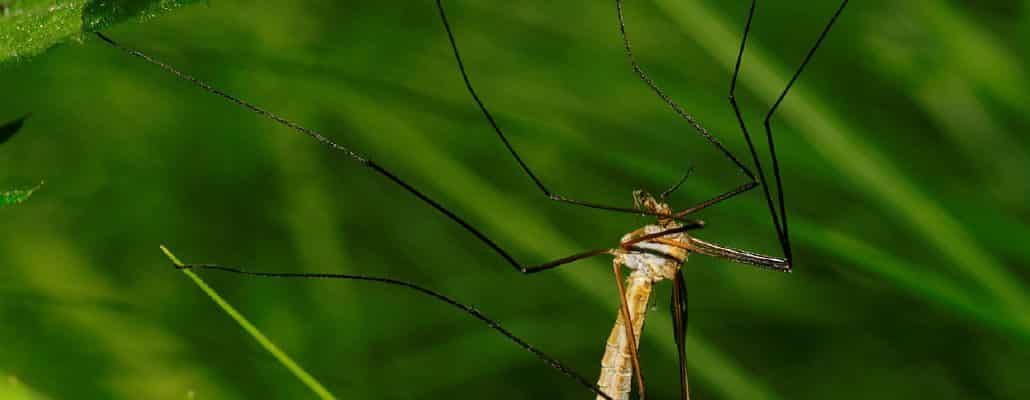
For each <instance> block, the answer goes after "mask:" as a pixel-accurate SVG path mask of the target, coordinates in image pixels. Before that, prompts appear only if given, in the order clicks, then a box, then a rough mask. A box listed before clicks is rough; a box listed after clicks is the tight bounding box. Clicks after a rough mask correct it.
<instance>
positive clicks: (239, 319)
mask: <svg viewBox="0 0 1030 400" xmlns="http://www.w3.org/2000/svg"><path fill="white" fill-rule="evenodd" d="M161 251H162V252H164V253H165V256H167V257H168V259H169V260H171V261H172V263H173V264H175V265H176V266H178V267H183V266H185V264H183V263H182V261H179V258H178V257H176V256H175V254H172V252H171V251H170V250H168V248H167V247H165V246H161ZM182 272H183V273H184V274H186V276H188V277H189V278H190V279H192V280H193V282H194V283H196V284H197V286H199V287H200V290H203V291H204V293H206V294H207V295H208V297H210V298H211V300H213V301H214V302H215V304H218V306H219V307H221V308H222V310H223V311H225V313H226V314H229V316H230V317H232V319H234V320H236V323H238V324H240V327H242V328H243V330H245V331H247V333H249V334H250V335H251V336H253V337H254V340H257V342H258V344H260V345H261V347H264V348H265V350H266V351H268V353H269V354H271V355H272V357H275V359H276V360H278V361H279V363H280V364H282V365H283V366H284V367H286V369H288V370H290V372H291V373H293V375H294V376H296V377H297V379H300V381H301V382H303V383H304V385H305V386H307V387H308V388H309V389H311V391H312V392H314V393H315V394H316V395H317V396H318V397H319V398H321V399H335V398H336V397H335V396H333V394H332V393H329V390H327V389H326V388H325V387H324V386H322V384H321V383H319V382H318V380H317V379H315V377H313V376H311V374H309V373H308V372H307V371H305V370H304V368H301V366H300V364H297V362H296V361H293V359H292V358H290V356H289V355H287V354H286V352H284V351H282V350H281V349H280V348H279V346H276V345H275V343H272V341H271V340H269V339H268V337H266V336H265V334H263V333H261V331H260V330H258V328H257V327H255V326H254V325H253V324H251V323H250V321H248V320H247V318H246V317H244V316H243V314H240V312H239V311H237V310H236V308H234V307H233V306H232V305H231V304H229V302H227V301H225V299H223V298H222V296H220V295H218V292H215V290H214V289H213V288H211V286H208V285H207V283H205V282H204V280H202V279H200V276H198V275H197V274H196V273H194V272H193V271H191V270H189V269H182Z"/></svg>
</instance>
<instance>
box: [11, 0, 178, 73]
mask: <svg viewBox="0 0 1030 400" xmlns="http://www.w3.org/2000/svg"><path fill="white" fill-rule="evenodd" d="M191 2H193V0H121V1H84V0H72V1H45V0H26V1H14V2H12V3H10V4H8V5H6V6H5V7H4V8H3V11H2V14H0V63H4V62H8V61H12V60H20V59H23V58H26V57H31V56H34V55H37V54H40V53H42V52H44V51H46V50H47V49H49V48H50V47H52V46H54V45H56V44H59V43H62V42H66V41H68V40H78V39H80V37H81V35H82V34H83V33H86V32H96V31H99V30H101V29H104V28H107V27H110V26H113V25H115V24H117V23H120V22H124V21H128V20H134V21H138V22H143V21H147V20H150V19H152V18H155V17H157V16H158V15H161V14H164V13H166V12H169V11H172V10H175V9H177V8H179V7H182V6H183V5H186V4H189V3H191Z"/></svg>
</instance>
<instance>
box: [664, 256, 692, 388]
mask: <svg viewBox="0 0 1030 400" xmlns="http://www.w3.org/2000/svg"><path fill="white" fill-rule="evenodd" d="M669 311H670V312H671V313H672V337H673V339H674V340H675V341H676V357H677V359H678V360H679V367H680V398H681V399H682V400H690V384H689V382H688V380H687V343H686V340H687V284H686V280H684V279H683V270H682V269H679V270H677V271H676V276H675V277H674V278H673V286H672V304H671V305H670V307H669Z"/></svg>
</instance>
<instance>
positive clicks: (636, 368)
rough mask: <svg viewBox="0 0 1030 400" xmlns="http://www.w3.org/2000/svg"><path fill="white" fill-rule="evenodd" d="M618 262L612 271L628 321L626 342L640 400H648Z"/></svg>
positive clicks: (621, 306)
mask: <svg viewBox="0 0 1030 400" xmlns="http://www.w3.org/2000/svg"><path fill="white" fill-rule="evenodd" d="M620 267H621V265H619V263H618V262H613V263H612V270H613V271H614V273H615V284H616V285H617V286H618V287H619V312H621V313H622V320H623V321H626V323H625V324H623V325H622V326H623V327H624V328H625V330H626V341H627V342H629V355H630V357H631V359H632V360H633V373H635V374H636V375H637V386H638V387H640V400H644V399H646V398H647V396H646V395H645V389H644V374H643V372H642V371H641V370H640V353H639V352H638V351H637V338H636V335H634V334H633V329H634V327H635V326H636V325H633V316H632V315H631V314H630V312H629V304H626V287H625V286H623V285H622V269H620Z"/></svg>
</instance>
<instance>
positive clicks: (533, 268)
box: [96, 32, 692, 274]
mask: <svg viewBox="0 0 1030 400" xmlns="http://www.w3.org/2000/svg"><path fill="white" fill-rule="evenodd" d="M96 34H97V36H98V37H99V38H100V39H101V40H103V41H104V42H106V43H108V44H110V45H111V46H114V47H115V48H117V49H119V50H122V51H124V52H126V53H128V54H130V55H132V56H134V57H138V58H141V59H143V60H145V61H147V62H148V63H150V64H153V65H156V66H158V67H160V68H161V69H164V70H165V71H168V72H170V73H171V74H173V75H175V76H176V77H178V78H179V79H182V80H185V81H187V82H189V83H191V84H193V85H195V86H197V87H200V88H201V89H203V90H204V91H206V92H208V93H211V94H214V95H216V96H219V97H222V98H224V99H226V100H229V101H230V102H232V103H235V104H236V105H239V106H241V107H243V108H246V109H248V110H250V111H253V112H254V113H256V114H258V115H261V116H263V117H265V118H268V119H271V120H272V121H275V122H276V123H278V124H280V125H284V126H286V127H288V128H290V129H293V130H294V131H297V132H299V133H302V134H304V135H307V136H309V137H311V138H313V139H315V140H316V141H318V142H319V143H322V144H324V145H325V146H327V147H329V148H330V149H332V150H336V151H340V152H343V153H344V154H346V155H347V156H348V157H350V158H352V159H354V160H355V161H357V162H358V163H360V164H361V165H362V166H364V167H367V168H369V169H371V170H372V171H374V172H375V173H377V174H379V175H381V176H383V177H385V178H386V179H388V180H390V181H391V182H393V183H394V184H396V185H397V186H399V187H400V188H402V189H404V190H405V191H407V192H408V193H409V194H411V195H412V196H415V197H416V198H418V199H419V201H421V202H423V203H425V204H426V205H428V206H430V207H432V208H433V209H435V210H436V211H437V212H439V213H441V214H443V215H444V216H445V217H447V218H448V219H450V220H451V221H453V222H454V223H456V224H458V225H460V226H461V227H462V228H463V229H465V230H466V231H468V232H469V233H471V234H472V235H473V236H475V237H476V238H477V239H479V240H480V241H481V242H483V243H484V244H486V245H487V246H488V247H490V248H491V249H492V250H493V251H494V252H495V253H497V254H498V255H500V256H501V257H502V258H504V260H505V261H507V262H508V264H510V265H511V266H512V267H513V268H514V269H515V270H516V271H519V272H521V273H523V274H530V273H535V272H540V271H546V270H550V269H553V268H556V267H559V266H561V265H565V264H568V263H570V262H573V261H577V260H581V259H584V258H587V257H591V256H596V255H600V254H604V253H605V252H607V249H604V250H592V251H588V252H585V253H580V254H576V255H573V256H569V257H565V258H561V259H558V260H555V261H551V262H547V263H543V264H539V265H527V264H523V263H521V262H519V261H518V260H516V259H515V257H513V256H512V255H511V254H510V253H508V251H507V250H505V249H504V248H502V247H501V246H500V245H499V244H497V243H496V242H494V241H493V239H490V237H488V236H487V235H486V234H485V233H483V232H482V231H480V230H479V229H477V228H476V227H474V226H472V224H469V223H468V222H467V221H465V219H463V218H461V217H459V216H458V215H457V214H455V213H454V212H453V211H451V210H449V209H448V208H447V207H444V206H443V205H442V204H440V203H438V202H437V201H436V200H433V199H432V198H430V197H429V196H427V195H426V194H425V193H422V191H420V190H418V189H416V188H415V187H414V186H412V185H410V184H409V183H407V182H405V181H404V180H402V179H401V178H400V177H398V176H397V175H394V174H393V173H392V172H390V171H389V170H387V169H386V168H385V167H383V166H381V165H379V164H377V163H375V162H374V161H372V160H371V159H369V158H368V157H366V156H365V155H363V154H361V153H358V152H357V151H355V150H351V149H350V148H349V147H347V146H344V145H342V144H339V143H336V142H335V141H333V140H332V139H330V138H329V137H327V136H326V135H324V134H322V133H321V132H318V131H315V130H313V129H310V128H307V127H304V126H302V125H300V124H298V123H296V122H294V121H291V120H288V119H286V118H283V117H280V116H279V115H277V114H275V113H273V112H271V111H268V110H266V109H264V108H262V107H259V106H257V105H255V104H253V103H250V102H248V101H246V100H243V99H241V98H239V97H236V96H233V95H231V94H229V93H226V92H224V91H222V90H220V89H218V88H215V87H213V86H211V85H210V84H208V83H207V82H204V81H202V80H200V79H197V78H195V77H193V76H192V75H190V74H187V73H185V72H182V71H180V70H178V69H176V68H175V67H172V66H171V65H168V64H166V63H164V62H162V61H160V60H157V59H155V58H153V57H150V56H148V55H146V54H144V53H142V52H140V51H138V50H135V49H132V48H129V47H125V46H123V45H121V44H119V43H117V42H115V41H114V40H113V39H111V38H109V37H107V36H105V35H104V34H102V33H100V32H96ZM634 213H637V214H643V213H645V212H644V211H641V210H635V211H634ZM665 217H671V216H665ZM687 222H688V223H690V222H692V221H687Z"/></svg>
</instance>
